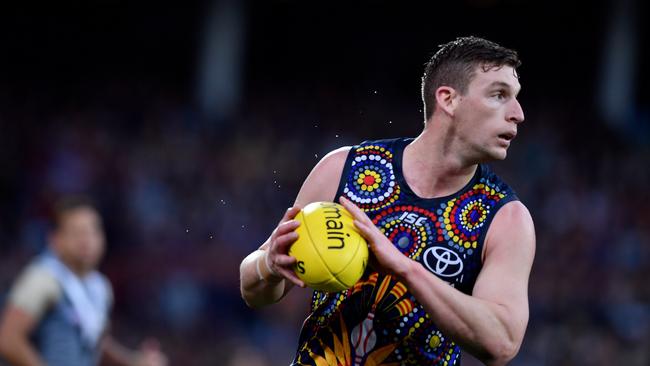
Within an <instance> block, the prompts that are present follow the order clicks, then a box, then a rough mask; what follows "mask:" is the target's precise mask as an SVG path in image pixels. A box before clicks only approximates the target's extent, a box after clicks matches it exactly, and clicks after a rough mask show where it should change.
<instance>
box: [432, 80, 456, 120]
mask: <svg viewBox="0 0 650 366" xmlns="http://www.w3.org/2000/svg"><path fill="white" fill-rule="evenodd" d="M435 96H436V103H437V104H438V108H440V109H441V110H442V111H443V112H444V113H446V114H448V115H450V116H453V115H454V111H455V110H456V106H457V105H458V97H459V96H460V95H459V94H458V92H456V89H454V88H452V87H450V86H446V85H443V86H440V87H438V89H436V94H435Z"/></svg>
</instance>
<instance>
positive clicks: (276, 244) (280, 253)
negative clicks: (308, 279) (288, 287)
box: [262, 206, 305, 287]
mask: <svg viewBox="0 0 650 366" xmlns="http://www.w3.org/2000/svg"><path fill="white" fill-rule="evenodd" d="M300 210H301V207H299V206H294V207H291V208H289V209H288V210H287V212H286V213H285V214H284V217H282V220H280V223H279V224H278V226H277V227H276V228H275V230H273V233H272V234H271V239H270V243H269V248H268V253H267V254H266V256H267V257H266V258H262V260H266V261H267V264H268V266H269V269H270V270H271V272H272V274H273V275H275V276H278V278H280V279H281V278H285V279H287V280H289V281H291V282H292V283H293V284H294V285H296V286H300V287H305V283H304V282H302V281H301V280H300V279H299V278H298V276H296V273H295V272H294V271H293V268H294V266H295V264H296V258H294V257H291V256H289V254H288V253H289V248H290V247H291V245H292V244H293V243H294V242H295V241H296V240H297V239H298V233H296V232H295V230H296V229H297V228H298V226H300V223H299V222H298V221H296V220H294V217H296V215H297V214H298V212H300Z"/></svg>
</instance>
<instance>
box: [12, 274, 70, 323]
mask: <svg viewBox="0 0 650 366" xmlns="http://www.w3.org/2000/svg"><path fill="white" fill-rule="evenodd" d="M61 296H62V289H61V286H60V285H59V282H58V281H57V280H56V278H55V277H54V275H53V274H52V273H51V272H50V271H48V270H47V269H45V268H43V267H42V266H40V265H38V264H34V263H33V264H30V265H29V266H27V267H26V268H25V269H24V270H23V271H22V272H21V273H20V275H19V276H18V278H17V279H16V281H15V282H14V285H13V287H12V289H11V292H10V293H9V301H10V302H11V303H12V304H13V305H14V306H17V307H19V308H21V309H23V310H25V311H27V312H28V313H30V314H31V315H33V316H40V315H41V314H42V313H43V312H44V310H45V309H46V308H47V307H48V306H49V305H51V304H52V303H54V302H56V301H57V300H58V299H59V298H60V297H61Z"/></svg>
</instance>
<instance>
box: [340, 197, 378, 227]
mask: <svg viewBox="0 0 650 366" xmlns="http://www.w3.org/2000/svg"><path fill="white" fill-rule="evenodd" d="M339 202H341V204H342V205H343V207H345V209H346V210H348V212H350V214H351V215H352V217H354V218H355V219H356V220H359V221H363V222H372V221H370V218H369V217H368V215H366V213H365V212H363V211H361V209H360V208H359V207H357V205H355V204H354V203H352V201H350V200H349V199H347V198H345V197H343V196H341V197H339Z"/></svg>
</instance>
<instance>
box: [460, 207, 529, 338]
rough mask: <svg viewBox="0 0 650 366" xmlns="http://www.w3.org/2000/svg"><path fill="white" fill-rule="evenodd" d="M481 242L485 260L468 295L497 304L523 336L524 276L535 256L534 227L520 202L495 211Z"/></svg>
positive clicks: (525, 310)
mask: <svg viewBox="0 0 650 366" xmlns="http://www.w3.org/2000/svg"><path fill="white" fill-rule="evenodd" d="M485 245H486V251H485V261H484V263H483V268H482V270H481V273H480V274H479V277H478V279H477V280H476V284H475V285H474V289H473V293H472V296H475V297H477V298H481V299H484V300H488V301H490V302H492V303H494V304H497V305H498V306H500V307H501V309H502V310H503V311H504V312H505V313H507V314H508V319H507V321H508V322H510V324H509V326H510V327H511V329H512V330H513V331H514V332H516V334H517V335H518V336H519V337H523V333H524V331H525V329H526V325H527V323H528V277H529V275H530V270H531V267H532V263H533V258H534V256H535V229H534V226H533V221H532V218H531V217H530V213H529V212H528V210H527V209H526V207H525V206H524V205H523V204H522V203H521V202H519V201H513V202H510V203H508V204H506V205H505V206H503V207H502V208H501V209H500V210H499V211H498V212H497V214H496V216H495V217H494V219H493V221H492V224H491V225H490V228H489V231H488V234H487V237H486V239H485Z"/></svg>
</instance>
